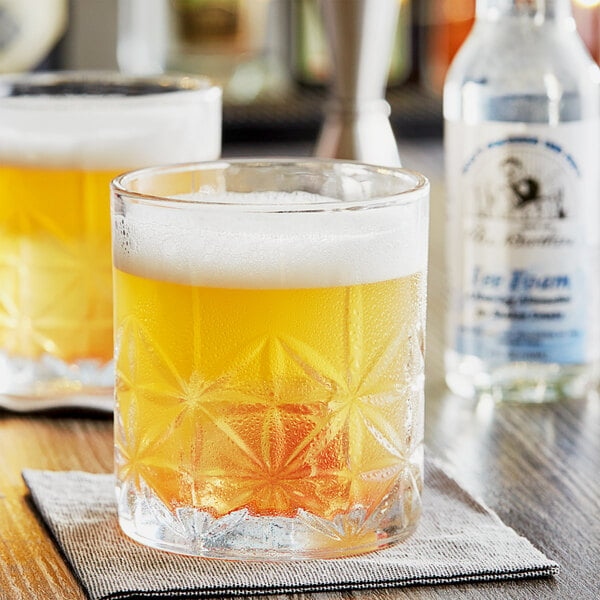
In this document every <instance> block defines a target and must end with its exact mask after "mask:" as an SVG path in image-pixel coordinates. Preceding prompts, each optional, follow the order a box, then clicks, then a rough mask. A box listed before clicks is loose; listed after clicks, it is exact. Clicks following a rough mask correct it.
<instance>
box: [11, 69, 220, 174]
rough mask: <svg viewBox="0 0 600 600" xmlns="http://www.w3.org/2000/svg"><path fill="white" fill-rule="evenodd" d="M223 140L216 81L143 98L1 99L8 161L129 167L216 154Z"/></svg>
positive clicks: (28, 164)
mask: <svg viewBox="0 0 600 600" xmlns="http://www.w3.org/2000/svg"><path fill="white" fill-rule="evenodd" d="M34 77H35V76H34ZM99 80H100V81H102V79H99ZM220 145H221V92H220V90H219V89H218V88H216V87H211V86H209V85H207V86H206V87H200V88H198V89H179V90H175V91H169V92H162V93H148V94H144V95H137V96H125V95H118V94H111V95H104V96H103V95H96V94H88V95H79V94H77V95H62V96H60V95H43V94H40V95H19V96H14V97H13V96H6V97H0V163H2V164H11V165H23V166H38V167H45V168H73V169H91V170H118V171H126V170H130V169H133V168H139V167H144V166H150V165H158V164H170V163H177V162H189V161H197V160H209V159H215V158H217V157H218V156H219V154H220Z"/></svg>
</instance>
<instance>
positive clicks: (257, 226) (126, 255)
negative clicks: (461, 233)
mask: <svg viewBox="0 0 600 600" xmlns="http://www.w3.org/2000/svg"><path fill="white" fill-rule="evenodd" d="M244 197H245V199H246V200H247V204H248V207H249V209H248V210H245V211H244V210H243V209H240V208H239V207H238V206H230V207H228V206H226V207H217V206H207V205H206V204H203V205H194V204H190V205H187V206H185V207H184V208H179V209H168V210H164V209H163V210H161V209H158V208H157V207H151V206H148V205H142V204H130V205H128V206H127V209H126V217H123V216H122V215H119V214H115V215H114V217H113V219H114V226H115V227H114V230H115V235H114V260H115V266H116V267H117V268H118V269H120V270H123V271H126V272H128V273H132V274H135V275H139V276H142V277H147V278H151V279H157V280H163V281H170V282H174V283H181V284H188V285H200V286H207V287H228V288H260V289H275V288H307V287H311V288H314V287H332V286H340V285H354V284H359V283H371V282H376V281H384V280H388V279H394V278H397V277H402V276H406V275H411V274H413V273H417V272H423V271H425V270H426V263H427V244H426V231H427V210H426V204H425V203H423V202H415V203H410V204H404V205H400V206H392V207H385V208H377V209H371V210H342V211H327V212H326V211H322V212H321V211H318V210H316V211H314V212H278V213H274V212H261V211H256V210H252V205H256V204H270V203H272V202H275V201H276V202H278V203H280V204H283V205H285V203H290V204H298V203H302V204H308V203H312V204H315V207H318V204H319V203H322V202H323V201H325V200H326V198H323V197H322V196H318V195H313V194H308V193H300V192H296V193H293V194H285V193H277V194H270V193H260V194H258V193H257V194H244ZM211 199H212V200H215V201H221V202H239V195H233V194H228V195H226V196H219V197H212V198H211Z"/></svg>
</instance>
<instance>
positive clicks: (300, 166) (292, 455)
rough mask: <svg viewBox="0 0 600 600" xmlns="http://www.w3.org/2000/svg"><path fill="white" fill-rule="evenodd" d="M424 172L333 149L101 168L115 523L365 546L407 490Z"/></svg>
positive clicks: (203, 549)
mask: <svg viewBox="0 0 600 600" xmlns="http://www.w3.org/2000/svg"><path fill="white" fill-rule="evenodd" d="M427 214H428V184H427V181H426V180H425V178H423V177H422V176H420V175H418V174H415V173H412V172H409V171H404V170H401V169H384V168H376V167H370V166H366V165H360V164H357V163H344V162H338V161H318V160H307V161H302V162H294V161H289V162H286V161H274V160H265V161H254V162H253V161H229V162H225V161H223V162H218V163H203V164H197V165H186V166H180V167H173V168H168V167H166V168H158V169H147V170H143V171H138V172H134V173H131V174H128V175H124V176H122V177H119V178H117V179H116V180H115V182H113V244H114V261H115V340H116V351H115V356H116V374H117V379H116V398H117V404H116V414H115V451H116V454H115V457H116V473H117V481H118V484H117V485H118V493H117V496H118V509H119V519H120V523H121V527H122V528H123V530H124V531H125V533H127V534H128V535H130V536H131V537H133V538H134V539H136V540H138V541H140V542H142V543H145V544H148V545H150V546H154V547H157V548H162V549H166V550H171V551H174V552H180V553H184V554H194V555H201V556H208V557H220V558H246V559H267V560H278V559H297V558H324V557H336V556H346V555H349V554H356V553H360V552H367V551H370V550H376V549H378V548H381V547H383V546H387V545H389V544H391V543H394V542H397V541H399V540H402V539H404V538H405V537H407V536H408V535H409V534H410V533H411V532H412V531H413V530H414V528H415V526H416V523H417V520H418V517H419V514H420V509H421V486H422V461H423V454H422V452H423V447H422V440H423V352H424V326H425V322H424V321H425V285H426V265H427Z"/></svg>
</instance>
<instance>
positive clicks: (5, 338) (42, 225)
mask: <svg viewBox="0 0 600 600" xmlns="http://www.w3.org/2000/svg"><path fill="white" fill-rule="evenodd" d="M116 174H117V173H116V172H113V171H110V172H104V171H99V172H93V171H78V170H61V169H39V168H29V167H16V166H0V348H1V349H2V350H3V351H4V352H6V353H8V354H9V355H10V356H17V357H25V358H31V359H36V358H38V357H40V356H41V355H44V354H48V355H51V356H53V357H57V358H59V359H61V360H63V361H66V362H71V361H76V360H80V359H88V358H89V359H95V360H97V361H100V362H101V363H103V362H107V361H109V360H110V359H111V358H112V352H113V347H112V346H113V344H112V281H111V279H112V275H111V249H110V205H109V183H110V180H111V179H112V178H113V177H114V176H115V175H116Z"/></svg>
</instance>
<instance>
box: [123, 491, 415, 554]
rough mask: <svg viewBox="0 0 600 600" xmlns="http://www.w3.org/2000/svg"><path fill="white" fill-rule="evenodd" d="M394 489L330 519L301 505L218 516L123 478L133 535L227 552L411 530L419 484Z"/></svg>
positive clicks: (382, 543) (156, 543) (392, 539)
mask: <svg viewBox="0 0 600 600" xmlns="http://www.w3.org/2000/svg"><path fill="white" fill-rule="evenodd" d="M399 492H400V491H399V490H398V489H395V490H394V491H392V492H391V493H390V494H388V495H387V496H386V497H385V498H384V499H383V500H382V501H381V502H380V504H379V506H378V507H377V508H376V509H375V510H374V511H371V513H370V514H369V515H367V512H366V510H365V509H364V508H363V507H356V508H355V509H354V510H352V511H350V512H348V513H344V514H339V515H337V516H336V517H335V518H334V519H333V520H331V521H329V520H327V519H323V518H321V517H318V516H316V515H313V514H310V513H308V512H307V511H305V510H302V509H299V510H298V511H297V512H296V515H295V516H293V517H277V516H253V515H251V514H250V513H249V512H248V511H247V510H246V509H240V510H236V511H233V512H231V513H229V514H227V515H225V516H223V517H220V518H214V517H213V516H212V515H210V514H209V513H207V512H204V511H202V510H199V509H195V508H177V509H175V510H169V509H168V508H167V507H166V506H165V505H164V504H163V503H162V502H161V501H160V500H159V499H158V498H157V497H156V496H155V495H154V494H153V492H152V491H151V490H150V489H149V488H148V487H147V486H144V485H142V487H141V489H139V490H138V489H134V488H133V487H132V486H129V485H127V484H123V485H122V486H121V487H120V489H118V492H117V495H118V497H119V498H120V505H119V524H120V526H121V529H122V530H123V532H124V533H125V534H126V535H127V536H129V537H130V538H132V539H133V540H135V541H137V542H139V543H141V544H144V545H146V546H151V547H153V548H156V549H159V550H166V551H168V552H173V553H176V554H185V555H189V556H202V557H205V558H220V559H229V560H255V561H256V560H258V561H283V560H306V559H324V558H341V557H344V556H351V555H355V554H363V553H365V552H372V551H374V550H380V549H382V548H385V547H387V546H390V545H392V544H395V543H397V542H400V541H402V540H405V539H406V538H408V537H409V536H410V535H411V534H412V533H413V532H414V530H415V529H416V526H417V522H418V519H419V516H420V513H421V494H420V490H417V489H416V488H413V489H411V490H404V491H403V492H402V494H400V493H399Z"/></svg>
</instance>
